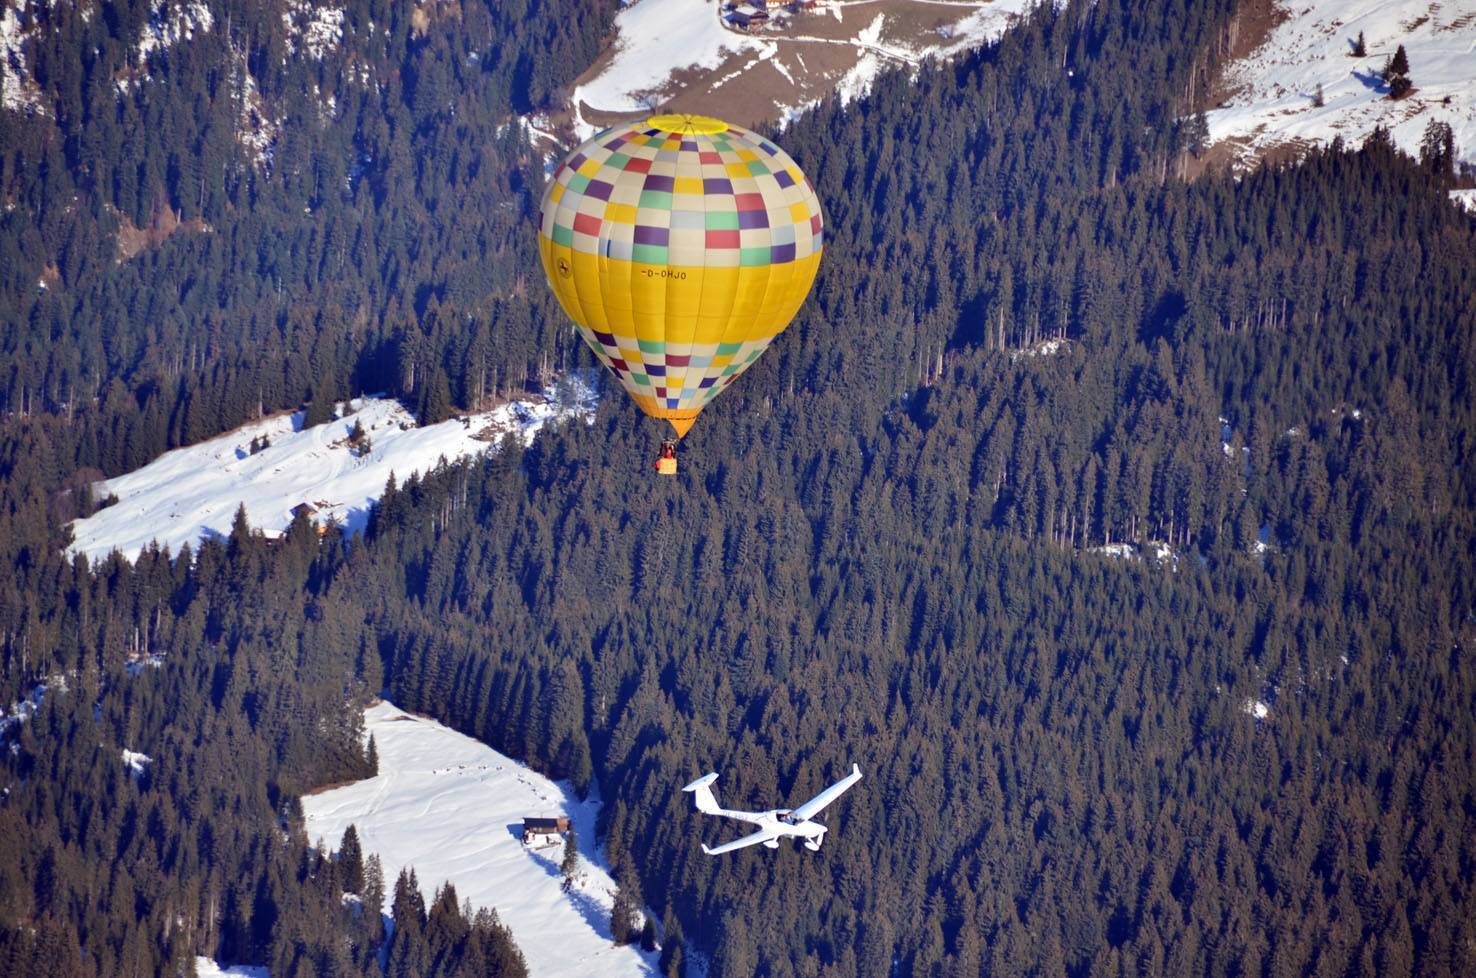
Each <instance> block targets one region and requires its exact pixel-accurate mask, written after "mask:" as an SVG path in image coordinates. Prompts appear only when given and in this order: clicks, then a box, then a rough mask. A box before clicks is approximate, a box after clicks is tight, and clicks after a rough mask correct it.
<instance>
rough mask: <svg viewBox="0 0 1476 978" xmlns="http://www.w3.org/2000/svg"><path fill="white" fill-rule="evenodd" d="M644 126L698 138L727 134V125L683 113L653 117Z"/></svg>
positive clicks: (703, 116)
mask: <svg viewBox="0 0 1476 978" xmlns="http://www.w3.org/2000/svg"><path fill="white" fill-rule="evenodd" d="M646 125H648V126H650V127H651V128H652V129H660V130H661V131H662V132H675V133H695V134H697V135H700V136H715V135H717V134H718V133H722V132H727V131H728V128H729V127H728V124H727V123H726V122H724V121H723V120H721V119H714V118H713V117H712V116H710V115H689V114H687V113H685V112H682V113H671V114H668V115H653V116H651V118H649V119H647V120H646Z"/></svg>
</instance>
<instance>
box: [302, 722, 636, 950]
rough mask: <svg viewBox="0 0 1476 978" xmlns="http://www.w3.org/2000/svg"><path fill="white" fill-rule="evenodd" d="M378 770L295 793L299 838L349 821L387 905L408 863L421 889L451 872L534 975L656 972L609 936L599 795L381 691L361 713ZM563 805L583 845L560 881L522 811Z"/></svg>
mask: <svg viewBox="0 0 1476 978" xmlns="http://www.w3.org/2000/svg"><path fill="white" fill-rule="evenodd" d="M364 723H365V730H366V734H368V735H371V736H373V737H374V743H375V747H376V749H377V751H378V754H379V774H378V775H377V776H375V777H373V778H369V779H367V780H364V781H359V782H356V783H354V784H351V785H347V786H345V787H341V788H334V789H332V790H330V791H325V792H322V793H320V794H316V795H308V796H307V797H305V798H303V799H302V808H303V814H304V816H305V817H306V820H307V834H308V838H310V839H313V840H323V841H324V842H325V843H330V844H331V843H336V841H337V840H338V839H340V838H341V837H342V836H343V833H344V830H345V829H347V828H348V827H349V826H350V825H354V826H356V827H357V831H358V834H359V838H360V840H361V842H362V846H363V850H364V853H365V854H366V855H367V854H369V853H377V854H378V855H379V858H380V860H381V862H382V863H383V865H384V875H385V880H386V904H387V906H386V908H385V909H386V911H387V910H388V909H389V907H388V903H389V901H390V900H391V899H392V898H393V890H394V886H393V880H394V879H395V877H397V876H398V875H399V873H400V871H401V870H402V869H404V868H405V867H407V866H409V867H413V868H414V869H415V873H416V876H417V877H418V879H419V881H420V884H421V886H422V888H424V890H425V891H426V893H427V895H429V894H430V893H432V892H434V891H435V890H436V889H437V888H439V887H440V886H441V885H442V884H444V883H448V882H449V883H452V884H454V885H455V887H456V893H457V895H458V896H459V897H461V898H463V899H465V900H468V901H470V903H471V905H472V906H473V907H486V908H490V909H495V910H496V911H497V915H498V917H499V918H500V919H501V921H502V923H503V925H504V926H506V927H507V928H508V929H509V931H511V933H512V937H513V940H514V941H515V942H517V945H518V948H519V949H520V950H521V951H522V952H523V955H524V957H525V958H526V959H527V961H528V971H529V973H530V974H531V975H533V976H534V978H566V976H567V978H582V976H586V975H602V976H624V975H640V976H647V975H652V976H654V975H655V974H656V970H655V955H653V954H643V953H642V952H641V951H640V950H639V949H638V946H636V945H624V946H619V947H617V946H615V944H614V943H613V942H612V940H611V934H610V911H611V908H612V907H613V905H614V891H615V883H614V881H613V879H612V878H611V876H610V874H609V872H608V870H607V868H606V867H605V866H604V865H603V862H602V861H601V860H599V859H598V857H596V858H594V859H591V858H589V856H588V853H589V852H590V851H591V850H592V849H593V844H594V839H595V815H596V812H597V811H598V809H599V803H598V802H597V801H593V800H590V801H582V802H581V801H579V800H578V799H577V798H576V797H575V796H574V792H573V789H572V787H570V786H569V785H568V784H567V783H564V782H555V781H551V780H549V779H548V778H546V777H544V776H542V775H540V774H538V773H536V772H534V771H532V770H530V769H529V768H527V767H524V766H523V765H521V764H519V763H518V762H516V761H514V760H512V759H511V758H509V757H506V756H505V755H503V754H500V753H498V752H497V751H495V750H493V749H492V748H490V747H488V746H486V745H485V744H483V743H480V742H479V741H476V740H473V739H472V738H470V737H467V736H464V735H463V734H459V733H457V732H456V731H454V730H452V729H450V728H449V727H445V726H442V725H441V724H439V723H436V722H435V721H434V720H430V719H427V718H425V717H420V716H413V715H411V714H409V713H406V712H405V711H403V710H401V709H399V708H398V707H396V706H394V705H393V704H391V703H387V702H381V703H378V704H376V705H375V706H372V707H370V708H369V709H368V710H366V711H365V713H364ZM553 815H568V816H569V817H570V818H571V819H572V821H573V823H574V827H575V833H576V835H577V837H578V839H579V841H580V844H581V847H582V848H583V849H584V850H585V854H584V855H582V856H581V857H580V861H579V870H578V872H577V873H576V875H575V883H574V885H573V887H571V888H570V890H569V891H568V892H565V890H564V888H563V885H562V884H563V878H562V876H561V874H560V872H559V861H560V857H561V856H562V854H563V850H562V847H561V846H549V847H545V848H529V847H526V846H524V845H523V843H522V841H521V839H520V834H521V831H522V820H523V818H524V817H525V816H553Z"/></svg>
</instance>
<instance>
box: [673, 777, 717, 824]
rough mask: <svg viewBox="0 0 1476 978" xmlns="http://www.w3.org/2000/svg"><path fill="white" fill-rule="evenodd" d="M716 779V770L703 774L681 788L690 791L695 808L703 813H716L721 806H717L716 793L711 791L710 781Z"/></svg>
mask: <svg viewBox="0 0 1476 978" xmlns="http://www.w3.org/2000/svg"><path fill="white" fill-rule="evenodd" d="M716 780H717V772H716V771H714V772H712V773H711V774H704V775H703V776H702V777H700V778H698V779H697V780H696V781H693V782H692V783H691V784H689V785H687V786H686V787H685V788H683V789H682V790H683V791H690V792H692V800H693V801H694V802H696V803H697V810H698V811H699V812H702V813H703V814H705V815H718V814H721V813H722V808H720V807H719V806H718V800H717V795H715V794H713V793H712V783H713V782H714V781H716Z"/></svg>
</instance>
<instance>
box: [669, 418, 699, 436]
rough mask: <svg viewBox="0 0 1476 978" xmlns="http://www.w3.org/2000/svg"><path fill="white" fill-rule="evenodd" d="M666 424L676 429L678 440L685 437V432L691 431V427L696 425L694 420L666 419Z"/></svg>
mask: <svg viewBox="0 0 1476 978" xmlns="http://www.w3.org/2000/svg"><path fill="white" fill-rule="evenodd" d="M666 423H667V424H669V425H671V426H672V427H673V428H675V429H676V434H677V437H678V438H684V437H686V434H687V432H689V431H691V430H692V425H694V424H696V423H697V419H696V418H667V419H666Z"/></svg>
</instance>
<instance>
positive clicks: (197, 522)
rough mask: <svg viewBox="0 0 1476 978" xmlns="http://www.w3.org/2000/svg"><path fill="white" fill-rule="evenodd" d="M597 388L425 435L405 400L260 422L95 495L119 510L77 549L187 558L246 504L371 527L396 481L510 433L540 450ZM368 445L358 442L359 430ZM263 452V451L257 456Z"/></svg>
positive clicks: (264, 511) (74, 548)
mask: <svg viewBox="0 0 1476 978" xmlns="http://www.w3.org/2000/svg"><path fill="white" fill-rule="evenodd" d="M594 399H595V395H594V392H593V388H592V386H591V384H590V381H588V380H586V379H579V378H576V379H574V380H572V381H570V382H568V383H566V384H565V385H564V391H563V392H562V393H561V392H560V391H559V390H557V389H554V388H551V389H549V391H548V392H547V393H546V395H545V396H541V397H529V398H527V399H524V400H519V401H512V402H509V403H506V404H502V405H499V406H498V407H496V408H493V409H491V410H489V411H483V412H480V413H478V414H471V415H466V416H464V417H459V418H453V419H451V420H449V421H443V422H441V423H440V424H434V425H426V426H423V427H422V426H420V425H417V424H416V421H415V418H414V416H413V415H411V413H410V412H409V410H407V409H406V408H405V407H404V406H403V405H401V404H400V402H399V401H396V400H392V399H390V398H385V397H365V398H359V399H356V400H353V401H350V402H349V403H348V405H347V412H346V413H345V414H344V416H343V417H340V418H338V419H336V420H334V421H331V422H329V423H327V424H321V425H316V426H314V427H305V426H304V422H305V420H306V415H305V412H302V411H299V412H296V413H295V414H291V415H279V416H277V417H273V418H268V419H266V420H264V421H258V422H256V423H254V424H249V425H246V426H244V427H241V428H237V429H236V430H235V431H232V432H230V433H228V434H224V435H221V436H219V437H217V438H212V439H210V440H208V441H204V442H201V443H199V444H197V445H190V446H188V447H186V448H179V449H175V450H174V451H172V452H167V453H165V454H164V455H161V456H160V457H159V458H157V459H155V460H154V461H152V462H150V463H149V464H148V465H146V466H144V467H143V468H141V469H139V470H137V471H136V472H130V473H129V474H127V475H122V476H119V477H117V478H115V479H108V480H106V481H104V482H101V483H98V484H97V485H96V486H95V487H94V492H95V493H96V494H97V495H98V496H99V497H102V498H106V497H108V496H116V497H117V499H118V501H117V502H116V503H113V504H112V505H109V506H106V507H104V508H103V509H100V510H98V511H97V512H96V513H94V514H92V515H91V516H89V517H87V518H85V519H81V520H77V521H75V522H73V523H72V533H73V542H72V545H71V547H70V548H68V552H69V553H72V554H78V553H81V554H86V555H87V556H88V558H89V559H90V560H93V561H100V560H103V559H105V558H106V557H107V556H108V554H110V553H111V552H112V551H114V550H118V551H121V552H122V554H123V556H124V557H126V558H128V559H129V560H132V559H134V558H136V557H137V556H138V554H139V552H140V551H142V550H143V549H144V548H145V547H147V546H148V545H149V544H150V543H151V542H153V541H158V543H159V544H160V545H161V546H166V547H169V548H170V549H171V550H172V551H174V552H176V553H177V552H178V551H179V549H180V548H181V547H183V546H184V545H185V544H187V543H188V544H194V543H196V542H197V541H198V540H200V538H202V537H210V536H216V537H224V536H226V535H228V534H229V533H230V529H231V524H232V521H233V520H234V518H235V514H236V509H237V507H238V506H243V505H244V506H245V507H246V517H247V520H248V521H249V522H250V523H251V525H252V527H254V528H257V529H264V530H266V531H267V532H268V533H269V534H270V533H281V532H282V531H284V530H286V529H287V527H288V526H290V525H291V524H292V519H293V516H294V513H293V511H294V509H296V508H297V507H299V506H306V507H308V509H309V511H310V513H309V515H310V517H311V518H312V519H313V521H314V522H317V523H325V522H327V521H330V520H331V521H333V522H335V523H337V524H338V525H339V526H340V527H343V528H344V529H345V530H346V531H347V532H350V533H356V532H358V531H360V530H362V529H363V528H364V527H365V526H366V525H367V523H368V521H369V512H370V510H371V509H372V508H373V506H374V504H375V502H376V501H377V500H378V499H379V497H380V495H381V494H382V493H383V492H384V487H385V483H386V482H387V481H388V480H389V477H390V474H391V473H394V475H395V477H396V478H397V479H398V480H400V481H401V482H403V481H404V480H406V479H408V478H409V477H410V475H411V474H412V473H416V472H427V471H429V470H430V469H432V468H434V467H435V466H436V465H437V464H439V463H440V462H441V461H442V460H444V461H447V462H455V461H457V460H459V459H462V458H465V457H467V456H469V455H474V454H478V453H481V452H485V451H487V450H488V449H490V448H492V447H494V446H495V445H496V444H497V443H498V442H499V441H500V440H501V438H502V436H503V435H506V434H511V435H515V436H517V437H519V438H521V439H522V440H523V442H524V443H525V444H526V443H529V442H531V441H532V439H533V436H534V435H535V434H536V433H537V432H538V431H539V429H541V428H542V427H543V426H544V425H545V424H547V423H549V422H550V421H556V420H562V419H567V418H573V417H584V418H587V417H589V416H590V413H591V411H592V410H593V406H594V403H595V401H594ZM356 425H358V426H359V427H361V428H362V430H363V433H364V439H363V440H362V441H359V442H358V443H355V442H353V440H352V435H353V432H354V428H355V426H356ZM253 448H254V450H253Z"/></svg>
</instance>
